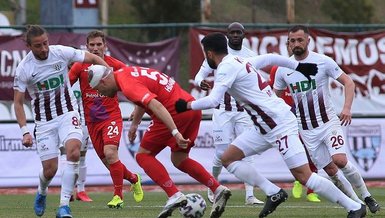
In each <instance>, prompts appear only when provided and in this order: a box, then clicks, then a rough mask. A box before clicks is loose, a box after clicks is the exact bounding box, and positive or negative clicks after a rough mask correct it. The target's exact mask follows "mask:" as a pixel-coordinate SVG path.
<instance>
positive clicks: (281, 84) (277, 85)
mask: <svg viewBox="0 0 385 218" xmlns="http://www.w3.org/2000/svg"><path fill="white" fill-rule="evenodd" d="M282 75H283V70H282V68H280V67H278V68H277V70H276V71H275V77H274V83H273V88H274V89H277V90H285V89H286V88H287V85H286V82H285V80H284V78H283V76H282Z"/></svg>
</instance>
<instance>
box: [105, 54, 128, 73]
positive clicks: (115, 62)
mask: <svg viewBox="0 0 385 218" xmlns="http://www.w3.org/2000/svg"><path fill="white" fill-rule="evenodd" d="M110 60H111V63H108V65H110V66H111V67H112V68H113V70H114V71H116V70H119V69H122V68H123V67H126V65H125V64H124V63H123V62H121V61H120V60H118V59H116V58H112V57H111V59H110Z"/></svg>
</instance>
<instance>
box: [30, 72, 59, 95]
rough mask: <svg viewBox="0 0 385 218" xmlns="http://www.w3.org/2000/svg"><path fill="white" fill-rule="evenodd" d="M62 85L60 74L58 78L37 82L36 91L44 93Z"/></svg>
mask: <svg viewBox="0 0 385 218" xmlns="http://www.w3.org/2000/svg"><path fill="white" fill-rule="evenodd" d="M63 84H64V77H63V74H61V75H60V76H59V77H53V78H49V79H47V80H45V81H43V82H37V83H36V85H37V89H38V90H39V91H45V90H50V89H56V88H57V87H59V86H60V85H63Z"/></svg>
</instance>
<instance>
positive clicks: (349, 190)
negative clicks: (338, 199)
mask: <svg viewBox="0 0 385 218" xmlns="http://www.w3.org/2000/svg"><path fill="white" fill-rule="evenodd" d="M330 179H331V180H332V182H333V183H334V185H335V186H337V188H338V189H340V190H341V191H342V192H343V193H344V194H345V195H347V196H348V197H349V198H351V199H353V200H354V201H356V202H358V203H362V201H361V200H360V199H359V198H358V196H357V194H356V193H355V192H354V189H353V187H352V185H351V184H350V183H349V181H348V180H347V179H346V178H345V176H344V174H343V173H342V172H341V171H340V170H338V171H337V173H336V175H334V176H330Z"/></svg>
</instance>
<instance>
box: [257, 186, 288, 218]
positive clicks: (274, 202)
mask: <svg viewBox="0 0 385 218" xmlns="http://www.w3.org/2000/svg"><path fill="white" fill-rule="evenodd" d="M287 198H288V195H287V193H286V192H285V191H284V190H283V189H281V190H279V192H278V193H277V194H273V195H270V196H267V197H266V203H265V206H264V207H263V209H262V211H261V212H260V213H259V217H260V218H261V217H267V215H269V214H271V213H273V211H274V210H275V209H276V208H277V207H278V205H280V204H281V203H282V202H284V201H286V199H287Z"/></svg>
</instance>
